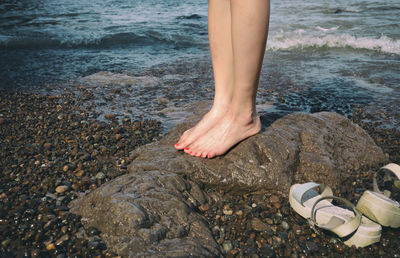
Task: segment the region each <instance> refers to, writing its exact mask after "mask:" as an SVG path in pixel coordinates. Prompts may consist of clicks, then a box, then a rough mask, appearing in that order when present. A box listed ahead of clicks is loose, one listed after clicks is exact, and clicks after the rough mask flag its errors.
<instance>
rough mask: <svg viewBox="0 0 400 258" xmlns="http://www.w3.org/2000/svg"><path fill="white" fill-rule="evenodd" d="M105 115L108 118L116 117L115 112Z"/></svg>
mask: <svg viewBox="0 0 400 258" xmlns="http://www.w3.org/2000/svg"><path fill="white" fill-rule="evenodd" d="M104 117H105V118H106V119H110V120H111V119H114V118H115V115H114V114H105V115H104Z"/></svg>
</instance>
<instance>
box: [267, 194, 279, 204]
mask: <svg viewBox="0 0 400 258" xmlns="http://www.w3.org/2000/svg"><path fill="white" fill-rule="evenodd" d="M269 201H270V202H271V203H276V202H279V197H278V196H276V195H272V196H271V197H270V198H269Z"/></svg>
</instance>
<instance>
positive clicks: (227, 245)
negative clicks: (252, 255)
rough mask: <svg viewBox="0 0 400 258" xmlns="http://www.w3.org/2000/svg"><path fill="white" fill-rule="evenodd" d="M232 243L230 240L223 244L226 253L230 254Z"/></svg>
mask: <svg viewBox="0 0 400 258" xmlns="http://www.w3.org/2000/svg"><path fill="white" fill-rule="evenodd" d="M232 248H233V246H232V242H231V241H230V240H226V241H224V243H223V244H222V249H223V250H224V252H225V253H228V252H229V251H230V250H232Z"/></svg>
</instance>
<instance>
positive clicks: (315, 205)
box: [289, 182, 382, 247]
mask: <svg viewBox="0 0 400 258" xmlns="http://www.w3.org/2000/svg"><path fill="white" fill-rule="evenodd" d="M317 187H318V188H319V191H320V193H318V192H316V191H315V190H314V189H315V188H317ZM332 199H335V200H339V201H341V202H343V203H345V204H346V205H347V206H349V207H351V208H352V209H353V212H352V211H350V210H348V209H344V208H341V207H339V206H335V205H333V204H332V203H331V200H332ZM328 200H329V201H328ZM289 202H290V205H291V206H292V208H293V209H294V210H295V211H296V212H297V213H299V214H300V215H301V216H302V217H304V218H306V219H308V220H309V223H310V226H311V227H312V228H314V226H318V227H320V228H323V229H326V230H330V231H332V232H334V233H335V234H336V235H338V236H339V237H342V238H343V237H348V239H347V240H346V241H344V244H346V245H347V246H352V245H355V246H356V247H365V246H368V245H371V244H373V243H376V242H379V241H380V238H381V230H382V227H381V226H380V225H379V224H377V223H375V222H373V221H371V220H369V219H368V218H366V217H364V216H362V214H361V213H360V212H359V211H358V210H357V209H356V207H355V206H354V205H353V204H352V203H350V202H349V201H347V200H345V199H343V198H340V197H336V196H333V195H332V190H331V188H329V187H328V186H326V185H322V184H317V183H314V182H309V183H305V184H295V185H292V186H291V188H290V193H289Z"/></svg>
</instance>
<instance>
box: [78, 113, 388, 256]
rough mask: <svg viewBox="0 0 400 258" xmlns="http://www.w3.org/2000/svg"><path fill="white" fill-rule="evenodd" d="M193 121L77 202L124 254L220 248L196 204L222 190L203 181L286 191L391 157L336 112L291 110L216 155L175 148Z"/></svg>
mask: <svg viewBox="0 0 400 258" xmlns="http://www.w3.org/2000/svg"><path fill="white" fill-rule="evenodd" d="M192 121H193V120H192ZM188 127H190V123H189V124H185V125H179V126H177V127H176V128H174V129H173V130H172V131H171V132H170V133H169V134H168V135H167V136H166V137H164V138H163V139H162V140H161V141H159V142H154V143H152V144H150V145H146V146H143V147H140V148H137V149H136V150H135V151H134V152H133V153H132V155H131V158H132V160H133V162H132V163H131V164H130V165H129V168H128V169H129V171H130V174H127V175H123V176H120V177H118V178H116V179H115V180H113V181H111V182H108V183H106V184H104V185H103V186H101V187H99V188H98V189H96V190H94V191H92V192H91V193H90V194H88V195H86V196H84V197H82V198H80V199H78V200H75V201H73V202H72V205H71V210H72V211H73V212H75V213H77V214H80V215H82V217H83V219H82V221H83V223H84V224H85V226H86V227H95V228H97V229H99V230H100V231H101V232H102V237H103V239H104V240H105V242H106V243H107V247H108V248H109V249H110V250H112V251H114V252H116V253H117V254H119V255H122V256H124V257H133V256H140V257H142V256H145V257H146V256H154V257H166V256H168V257H177V256H179V257H185V256H190V255H191V256H196V257H198V256H221V253H222V251H221V250H220V248H219V246H218V244H217V243H216V242H215V241H214V239H213V237H212V234H211V232H210V230H209V229H208V226H207V223H206V222H205V220H204V219H203V218H202V217H201V216H200V215H199V214H198V213H197V212H196V210H197V209H200V208H199V206H201V207H202V208H204V207H205V206H207V205H212V204H213V201H214V200H218V199H220V197H218V196H208V195H206V194H205V192H203V190H202V188H201V187H200V185H201V186H208V187H217V188H219V189H224V190H226V191H237V192H240V191H255V190H259V189H274V190H279V191H281V192H283V193H287V192H288V189H289V187H290V185H291V184H293V183H295V182H306V181H311V180H312V181H316V182H321V183H326V184H328V185H330V186H332V187H334V188H335V187H337V186H338V185H339V184H340V183H341V180H342V179H343V178H344V175H345V173H347V172H348V171H349V170H356V169H360V168H368V167H371V166H376V165H378V164H379V163H381V162H385V161H386V158H385V155H384V154H383V152H382V150H381V149H380V148H378V147H377V146H376V145H375V143H374V142H373V140H372V139H371V138H370V137H369V136H368V135H367V134H366V132H365V131H364V130H362V129H361V128H360V127H359V126H357V125H355V124H354V123H352V122H351V121H349V120H348V119H346V118H344V117H343V116H340V115H338V114H335V113H329V112H321V113H315V114H312V115H311V114H291V115H288V116H286V117H283V118H281V119H279V120H277V121H275V122H274V123H272V124H271V125H270V126H269V127H268V128H267V129H266V130H265V131H263V132H262V133H260V134H258V135H256V136H254V137H251V138H249V139H247V140H245V141H243V142H241V143H240V144H238V145H237V146H236V147H235V148H234V149H232V150H231V151H230V152H228V153H227V154H226V155H224V156H223V157H218V158H215V159H211V160H209V159H201V158H194V157H191V156H189V155H187V154H184V153H183V152H181V151H176V150H175V149H174V147H173V144H174V143H175V142H176V140H177V139H178V138H179V136H180V135H181V134H182V132H183V131H184V130H185V129H187V128H188Z"/></svg>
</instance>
